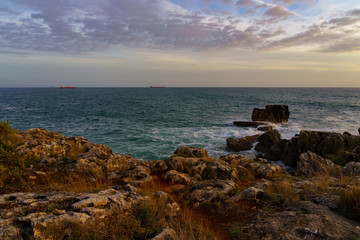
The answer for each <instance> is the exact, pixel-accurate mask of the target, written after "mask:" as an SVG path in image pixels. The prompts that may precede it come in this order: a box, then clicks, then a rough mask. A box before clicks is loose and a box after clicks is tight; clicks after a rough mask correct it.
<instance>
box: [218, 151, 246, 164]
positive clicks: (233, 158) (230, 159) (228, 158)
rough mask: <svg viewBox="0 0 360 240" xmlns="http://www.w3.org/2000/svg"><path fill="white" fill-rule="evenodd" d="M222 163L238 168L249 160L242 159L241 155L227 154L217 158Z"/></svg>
mask: <svg viewBox="0 0 360 240" xmlns="http://www.w3.org/2000/svg"><path fill="white" fill-rule="evenodd" d="M219 159H220V160H222V161H225V162H227V163H228V164H229V165H230V166H238V165H241V164H243V163H245V162H249V161H250V160H249V159H247V158H246V157H244V155H242V154H228V155H224V156H221V157H220V158H219Z"/></svg>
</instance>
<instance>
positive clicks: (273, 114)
mask: <svg viewBox="0 0 360 240" xmlns="http://www.w3.org/2000/svg"><path fill="white" fill-rule="evenodd" d="M289 116H290V112H289V108H288V106H286V105H267V106H266V107H265V109H258V108H254V109H253V112H252V116H251V119H252V120H253V121H267V122H273V123H286V122H288V120H289Z"/></svg>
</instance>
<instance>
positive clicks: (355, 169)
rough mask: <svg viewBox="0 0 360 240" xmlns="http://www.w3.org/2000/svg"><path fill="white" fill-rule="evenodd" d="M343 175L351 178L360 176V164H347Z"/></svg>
mask: <svg viewBox="0 0 360 240" xmlns="http://www.w3.org/2000/svg"><path fill="white" fill-rule="evenodd" d="M342 173H343V174H344V175H345V176H349V177H353V176H360V162H349V163H347V164H346V165H345V166H344V167H343V169H342Z"/></svg>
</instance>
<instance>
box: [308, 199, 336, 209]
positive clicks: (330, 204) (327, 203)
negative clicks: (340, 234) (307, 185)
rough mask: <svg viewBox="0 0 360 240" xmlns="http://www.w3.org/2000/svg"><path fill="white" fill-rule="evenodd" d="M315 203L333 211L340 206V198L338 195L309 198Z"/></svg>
mask: <svg viewBox="0 0 360 240" xmlns="http://www.w3.org/2000/svg"><path fill="white" fill-rule="evenodd" d="M307 198H308V199H309V200H311V201H312V202H313V203H316V204H320V205H323V206H326V207H328V208H330V209H331V210H337V209H338V208H339V205H340V197H339V196H336V195H330V196H324V195H311V196H308V197H307Z"/></svg>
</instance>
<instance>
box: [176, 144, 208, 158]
mask: <svg viewBox="0 0 360 240" xmlns="http://www.w3.org/2000/svg"><path fill="white" fill-rule="evenodd" d="M174 154H175V155H180V156H181V157H190V158H191V157H194V158H209V155H208V153H207V151H206V150H205V149H203V148H197V147H187V146H182V147H179V148H178V149H176V151H175V152H174Z"/></svg>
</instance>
